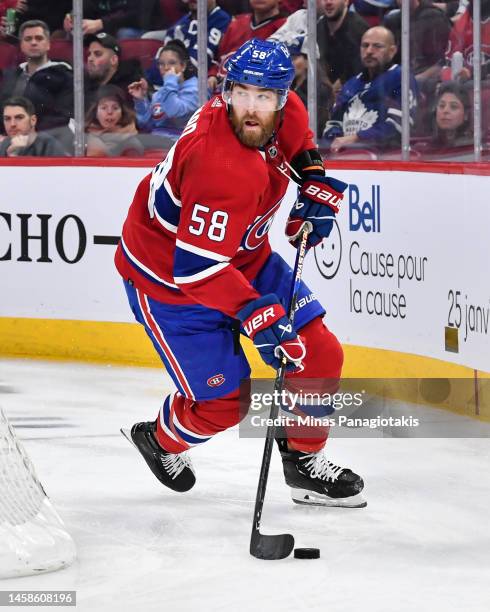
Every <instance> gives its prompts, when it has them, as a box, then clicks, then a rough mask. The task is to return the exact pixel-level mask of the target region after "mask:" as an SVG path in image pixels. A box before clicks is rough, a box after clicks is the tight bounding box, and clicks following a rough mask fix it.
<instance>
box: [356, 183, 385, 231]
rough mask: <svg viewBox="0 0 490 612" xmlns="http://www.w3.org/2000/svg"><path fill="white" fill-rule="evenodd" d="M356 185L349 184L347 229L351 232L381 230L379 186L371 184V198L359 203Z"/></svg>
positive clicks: (359, 197)
mask: <svg viewBox="0 0 490 612" xmlns="http://www.w3.org/2000/svg"><path fill="white" fill-rule="evenodd" d="M360 199H361V195H360V192H359V188H358V187H357V185H349V229H350V231H351V232H357V231H358V230H363V231H364V232H367V233H370V232H381V188H380V186H379V185H371V200H370V201H369V200H366V201H365V202H363V203H362V204H361V203H360Z"/></svg>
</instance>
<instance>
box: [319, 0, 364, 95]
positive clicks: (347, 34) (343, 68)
mask: <svg viewBox="0 0 490 612" xmlns="http://www.w3.org/2000/svg"><path fill="white" fill-rule="evenodd" d="M323 13H324V14H323V15H322V17H321V18H320V20H319V21H318V27H317V39H318V48H319V50H320V62H321V63H322V65H323V68H324V70H325V72H326V73H327V77H328V79H329V81H330V83H331V84H332V87H333V91H334V94H335V95H337V94H338V92H339V91H340V89H341V87H342V85H343V84H344V83H345V82H346V81H348V80H349V79H350V78H351V77H353V76H354V75H355V74H357V73H358V72H359V71H360V70H361V68H362V65H361V57H360V53H359V46H360V44H361V38H362V35H363V34H364V32H366V30H367V29H368V27H369V26H368V24H367V23H366V22H365V21H364V19H362V17H360V16H359V15H358V14H357V13H354V12H352V11H349V0H323Z"/></svg>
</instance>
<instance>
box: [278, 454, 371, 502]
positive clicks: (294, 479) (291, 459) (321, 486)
mask: <svg viewBox="0 0 490 612" xmlns="http://www.w3.org/2000/svg"><path fill="white" fill-rule="evenodd" d="M281 457H282V465H283V469H284V476H285V478H286V483H287V484H288V485H289V486H290V487H291V497H292V499H293V501H294V502H295V503H296V504H304V505H307V506H338V507H341V508H363V507H364V506H366V505H367V502H366V501H365V500H364V498H363V497H362V495H361V491H362V489H363V487H364V482H363V480H362V478H361V477H360V476H358V475H357V474H355V473H354V472H353V471H352V470H350V469H348V468H343V467H340V466H338V465H335V464H334V463H332V462H331V461H328V459H327V458H326V457H325V455H324V454H323V451H319V452H317V453H301V452H298V451H290V450H287V451H283V450H281Z"/></svg>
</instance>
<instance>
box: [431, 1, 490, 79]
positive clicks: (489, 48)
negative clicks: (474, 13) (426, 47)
mask: <svg viewBox="0 0 490 612" xmlns="http://www.w3.org/2000/svg"><path fill="white" fill-rule="evenodd" d="M483 19H484V20H483V21H482V24H481V64H482V70H483V74H482V78H483V79H485V78H488V73H489V69H488V65H489V63H490V19H489V18H488V17H487V18H486V19H485V18H483ZM456 51H461V53H462V54H463V62H464V66H465V67H466V68H468V70H469V71H470V73H471V74H473V64H474V61H475V60H474V50H473V19H472V18H471V14H470V12H469V10H468V9H466V11H465V12H464V13H463V15H462V16H461V17H460V18H459V19H458V21H456V23H455V24H454V26H453V29H452V31H451V34H450V36H449V43H448V48H447V52H446V59H447V61H448V64H449V63H450V62H451V58H452V56H453V54H454V53H455V52H456ZM441 78H442V79H443V80H449V79H450V78H451V71H450V68H446V69H444V70H443V74H442V77H441Z"/></svg>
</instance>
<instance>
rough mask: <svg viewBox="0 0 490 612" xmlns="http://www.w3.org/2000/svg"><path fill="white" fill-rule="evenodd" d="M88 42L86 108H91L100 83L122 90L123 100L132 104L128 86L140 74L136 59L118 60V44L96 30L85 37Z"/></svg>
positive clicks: (107, 35) (137, 78) (119, 55)
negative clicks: (96, 32)
mask: <svg viewBox="0 0 490 612" xmlns="http://www.w3.org/2000/svg"><path fill="white" fill-rule="evenodd" d="M85 45H88V55H87V77H88V78H87V79H86V80H85V107H86V108H90V106H92V104H93V102H94V101H95V97H96V94H97V90H98V89H99V87H101V86H102V85H116V86H117V87H119V88H120V89H122V91H123V92H124V94H125V96H126V102H127V104H129V105H130V106H132V105H133V98H132V97H131V96H130V95H129V93H127V92H128V85H129V84H130V83H134V81H138V80H139V79H140V78H141V77H142V74H143V73H142V70H141V65H140V63H139V61H138V60H134V59H133V60H126V61H121V47H120V46H119V43H118V42H117V40H116V39H115V38H114V37H113V36H111V35H110V34H106V33H105V32H99V34H94V35H91V36H87V38H86V39H85Z"/></svg>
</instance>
